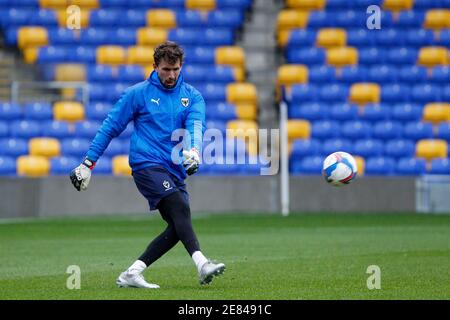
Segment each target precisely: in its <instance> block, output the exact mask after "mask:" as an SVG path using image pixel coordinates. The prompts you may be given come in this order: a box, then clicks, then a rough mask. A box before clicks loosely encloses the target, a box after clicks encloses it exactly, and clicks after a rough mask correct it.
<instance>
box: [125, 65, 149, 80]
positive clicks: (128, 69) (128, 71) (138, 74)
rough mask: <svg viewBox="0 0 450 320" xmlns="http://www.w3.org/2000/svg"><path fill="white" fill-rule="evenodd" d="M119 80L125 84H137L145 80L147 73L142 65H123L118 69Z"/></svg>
mask: <svg viewBox="0 0 450 320" xmlns="http://www.w3.org/2000/svg"><path fill="white" fill-rule="evenodd" d="M118 78H119V79H120V80H121V81H124V82H130V83H136V82H141V81H143V80H145V78H146V76H145V71H144V68H142V67H141V66H140V65H122V66H119V69H118Z"/></svg>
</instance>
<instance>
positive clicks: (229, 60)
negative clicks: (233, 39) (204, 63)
mask: <svg viewBox="0 0 450 320" xmlns="http://www.w3.org/2000/svg"><path fill="white" fill-rule="evenodd" d="M214 60H215V63H216V64H223V65H229V66H233V67H237V68H240V69H245V52H244V49H242V48H241V47H238V46H219V47H217V48H216V49H215V52H214Z"/></svg>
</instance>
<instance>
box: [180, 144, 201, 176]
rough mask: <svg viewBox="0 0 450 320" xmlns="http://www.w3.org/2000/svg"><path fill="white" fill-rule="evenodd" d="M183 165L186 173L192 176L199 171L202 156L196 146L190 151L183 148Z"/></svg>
mask: <svg viewBox="0 0 450 320" xmlns="http://www.w3.org/2000/svg"><path fill="white" fill-rule="evenodd" d="M183 157H184V159H185V160H184V162H183V167H184V169H185V170H186V173H187V174H188V175H189V176H190V175H193V174H194V173H196V172H197V170H198V167H199V165H200V156H199V154H198V151H197V149H196V148H192V149H191V150H189V151H186V150H183Z"/></svg>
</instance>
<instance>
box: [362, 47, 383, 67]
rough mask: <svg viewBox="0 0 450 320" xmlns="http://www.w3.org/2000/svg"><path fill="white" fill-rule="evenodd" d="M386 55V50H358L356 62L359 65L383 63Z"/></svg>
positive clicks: (367, 48)
mask: <svg viewBox="0 0 450 320" xmlns="http://www.w3.org/2000/svg"><path fill="white" fill-rule="evenodd" d="M387 54H388V50H387V49H382V48H377V47H366V48H363V49H359V50H358V60H359V63H360V64H361V65H372V64H380V63H385V62H386V56H387Z"/></svg>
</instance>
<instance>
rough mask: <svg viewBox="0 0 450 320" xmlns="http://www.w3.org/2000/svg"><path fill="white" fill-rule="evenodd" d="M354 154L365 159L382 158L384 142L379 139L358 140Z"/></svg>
mask: <svg viewBox="0 0 450 320" xmlns="http://www.w3.org/2000/svg"><path fill="white" fill-rule="evenodd" d="M353 153H354V154H355V155H359V156H361V157H363V158H369V157H376V156H381V155H382V154H383V142H382V141H381V140H377V139H370V138H369V139H360V140H356V142H355V143H354V146H353Z"/></svg>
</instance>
